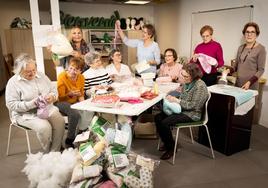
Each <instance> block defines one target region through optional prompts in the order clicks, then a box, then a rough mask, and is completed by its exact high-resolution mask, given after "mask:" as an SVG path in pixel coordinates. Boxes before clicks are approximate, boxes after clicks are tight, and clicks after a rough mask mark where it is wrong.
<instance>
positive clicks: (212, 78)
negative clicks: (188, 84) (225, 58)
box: [202, 73, 218, 86]
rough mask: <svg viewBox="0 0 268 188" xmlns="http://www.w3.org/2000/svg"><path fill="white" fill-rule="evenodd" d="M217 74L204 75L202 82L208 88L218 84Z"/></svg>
mask: <svg viewBox="0 0 268 188" xmlns="http://www.w3.org/2000/svg"><path fill="white" fill-rule="evenodd" d="M217 77H218V74H217V73H211V74H204V75H203V77H202V80H203V81H204V82H205V83H206V85H207V86H212V85H215V84H217Z"/></svg>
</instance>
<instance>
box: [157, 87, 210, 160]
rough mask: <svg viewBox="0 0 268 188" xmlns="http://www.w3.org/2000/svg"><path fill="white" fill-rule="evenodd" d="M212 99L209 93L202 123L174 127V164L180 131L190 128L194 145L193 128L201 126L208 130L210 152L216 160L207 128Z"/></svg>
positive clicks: (189, 123)
mask: <svg viewBox="0 0 268 188" xmlns="http://www.w3.org/2000/svg"><path fill="white" fill-rule="evenodd" d="M210 97H211V94H210V92H209V96H208V99H207V101H206V103H205V108H204V111H203V114H202V119H201V121H196V122H187V123H178V124H176V126H175V127H172V128H173V129H176V130H177V131H176V139H175V147H174V153H173V160H172V163H173V164H175V158H176V150H177V145H178V138H179V131H180V129H182V128H189V129H190V135H191V140H192V143H194V140H193V134H192V129H191V128H192V127H200V126H204V127H205V128H206V131H207V135H208V141H209V145H210V150H211V155H212V158H213V159H214V158H215V155H214V151H213V147H212V144H211V139H210V135H209V131H208V127H207V122H208V112H207V107H208V102H209V100H210ZM159 147H160V139H159V142H158V149H159Z"/></svg>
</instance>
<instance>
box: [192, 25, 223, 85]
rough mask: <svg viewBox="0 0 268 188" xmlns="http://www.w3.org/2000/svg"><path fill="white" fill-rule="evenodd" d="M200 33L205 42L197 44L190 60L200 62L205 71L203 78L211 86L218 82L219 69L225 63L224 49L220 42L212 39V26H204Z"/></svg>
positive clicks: (199, 64) (203, 71)
mask: <svg viewBox="0 0 268 188" xmlns="http://www.w3.org/2000/svg"><path fill="white" fill-rule="evenodd" d="M200 35H201V37H202V39H203V42H202V43H200V44H198V45H197V46H196V48H195V50H194V55H193V57H192V59H191V61H190V62H191V63H196V64H198V66H199V67H200V69H201V71H202V73H203V77H202V80H203V81H204V82H205V83H206V85H207V86H211V85H214V84H216V83H217V69H218V68H219V67H222V66H223V65H224V61H223V51H222V47H221V45H220V43H218V42H216V41H214V40H213V39H212V35H213V28H212V27H211V26H209V25H205V26H203V27H202V28H201V29H200ZM201 61H202V62H201Z"/></svg>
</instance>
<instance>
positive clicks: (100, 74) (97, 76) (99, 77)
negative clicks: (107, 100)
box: [83, 52, 113, 97]
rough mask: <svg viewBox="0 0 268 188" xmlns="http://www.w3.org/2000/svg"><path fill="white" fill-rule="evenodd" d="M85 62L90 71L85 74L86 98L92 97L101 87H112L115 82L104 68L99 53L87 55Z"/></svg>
mask: <svg viewBox="0 0 268 188" xmlns="http://www.w3.org/2000/svg"><path fill="white" fill-rule="evenodd" d="M85 62H86V64H87V65H88V66H89V69H88V70H87V71H85V72H84V73H83V75H84V77H85V87H84V89H85V94H86V97H90V95H91V92H92V91H93V90H94V89H96V88H98V87H99V86H107V85H110V84H111V83H112V82H113V81H112V80H111V78H110V76H109V74H108V73H107V71H106V70H105V68H103V65H102V61H101V55H100V53H99V52H92V53H87V54H86V55H85Z"/></svg>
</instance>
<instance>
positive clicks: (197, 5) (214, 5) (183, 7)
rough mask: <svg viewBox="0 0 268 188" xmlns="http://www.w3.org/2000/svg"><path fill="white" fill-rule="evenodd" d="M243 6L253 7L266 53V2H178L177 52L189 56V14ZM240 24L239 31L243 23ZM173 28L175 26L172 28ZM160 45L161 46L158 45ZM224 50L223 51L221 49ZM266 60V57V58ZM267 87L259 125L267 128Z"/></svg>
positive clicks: (260, 0) (254, 19)
mask: <svg viewBox="0 0 268 188" xmlns="http://www.w3.org/2000/svg"><path fill="white" fill-rule="evenodd" d="M244 5H254V11H253V21H255V22H257V23H258V24H259V26H260V30H261V33H260V36H259V37H258V41H259V42H261V43H262V44H263V45H264V46H266V50H267V51H268V22H267V17H268V11H267V7H268V1H266V0H236V1H234V0H225V1H222V0H179V1H178V9H177V11H178V18H177V20H174V21H173V22H175V21H177V23H178V24H177V28H178V33H177V34H178V40H177V42H176V43H177V45H178V47H177V48H178V51H179V53H180V54H181V55H183V56H188V57H189V56H190V54H191V53H192V52H190V45H191V14H192V12H197V11H205V10H214V9H222V8H230V7H239V6H244ZM237 24H241V31H242V28H243V26H244V24H245V23H237ZM172 25H175V24H172ZM174 27H175V26H174ZM160 45H161V44H160ZM223 50H224V49H223ZM267 58H268V57H267ZM263 76H264V77H265V78H268V65H266V69H265V73H264V75H263ZM267 104H268V87H267V86H266V87H265V90H264V93H263V106H262V114H261V120H260V124H261V125H264V126H267V127H268V116H267V115H266V114H265V112H267V111H268V105H267Z"/></svg>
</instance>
